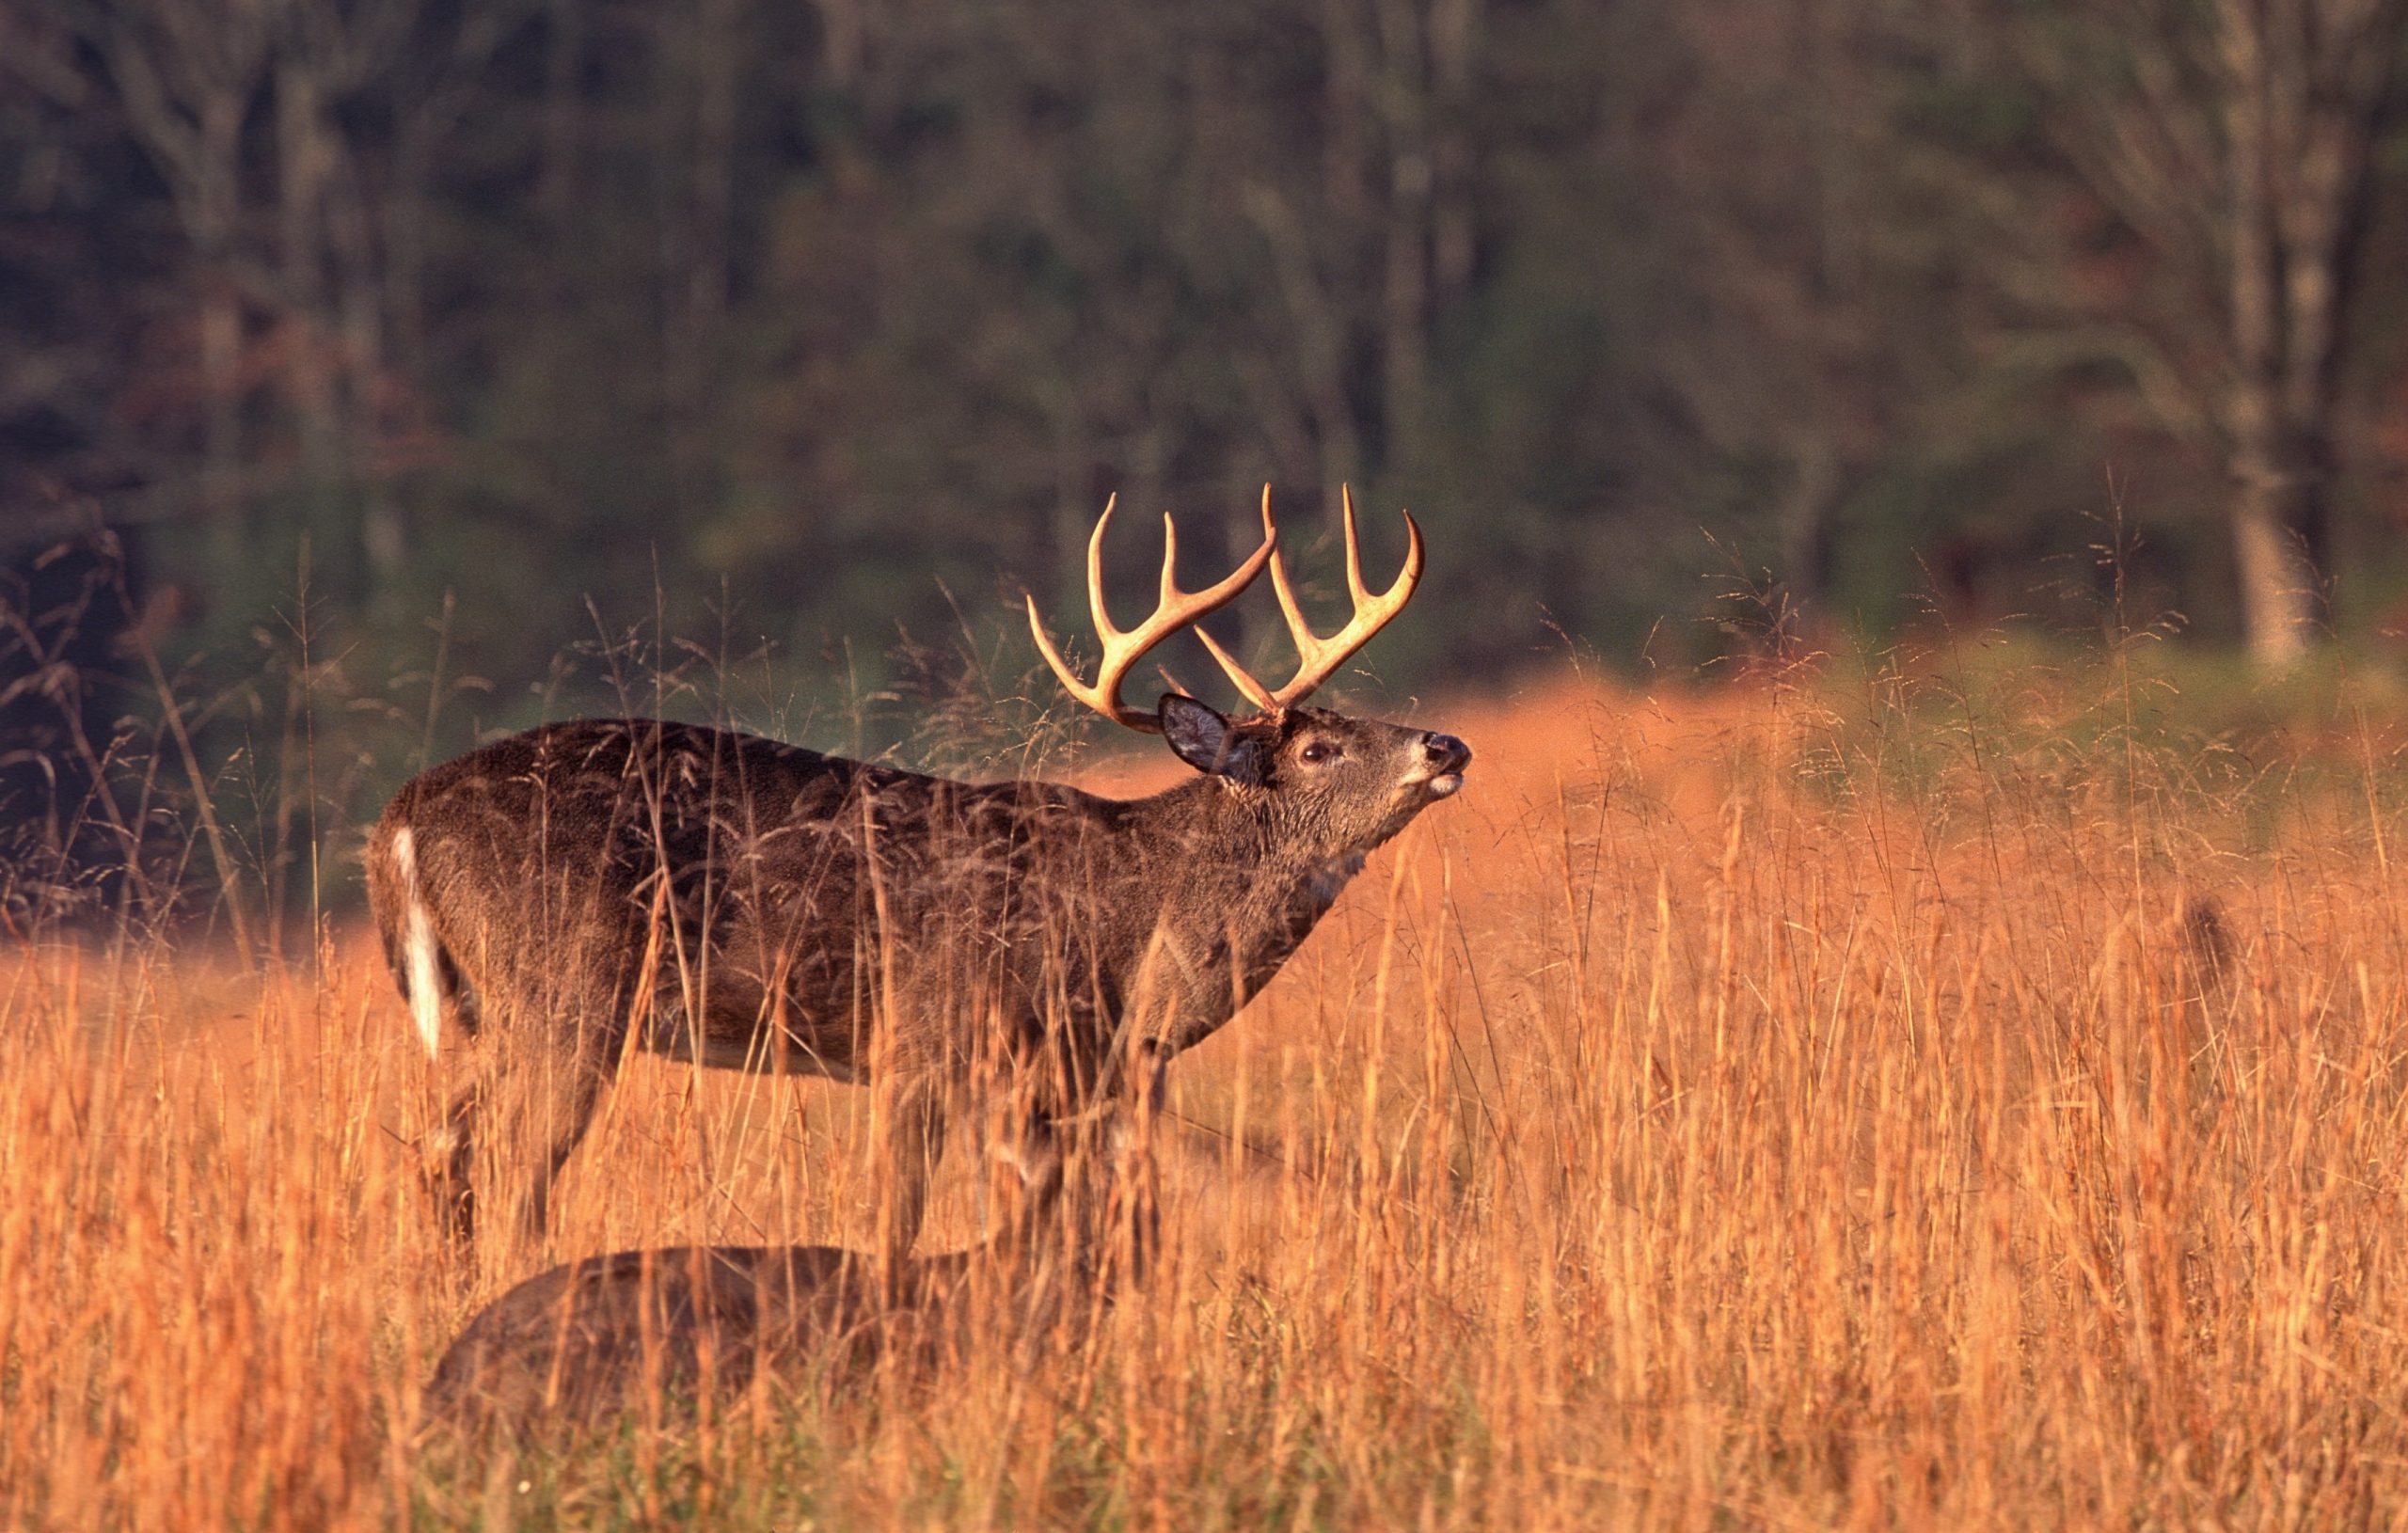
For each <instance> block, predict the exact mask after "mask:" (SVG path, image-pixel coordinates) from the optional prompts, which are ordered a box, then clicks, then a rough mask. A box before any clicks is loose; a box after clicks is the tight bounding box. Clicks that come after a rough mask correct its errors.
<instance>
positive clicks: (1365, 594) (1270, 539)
mask: <svg viewBox="0 0 2408 1533" xmlns="http://www.w3.org/2000/svg"><path fill="white" fill-rule="evenodd" d="M1339 499H1340V501H1341V503H1342V504H1343V505H1344V507H1345V520H1346V591H1347V594H1348V595H1349V596H1351V597H1353V598H1354V603H1355V611H1354V615H1353V616H1351V617H1349V618H1348V619H1347V620H1346V625H1345V626H1344V627H1342V628H1340V629H1339V630H1338V632H1336V633H1334V634H1332V635H1330V636H1329V637H1328V638H1326V639H1323V637H1322V636H1321V635H1319V634H1317V633H1315V632H1313V629H1312V624H1309V623H1307V622H1306V621H1305V611H1304V608H1302V607H1301V606H1299V605H1298V604H1297V601H1296V588H1295V587H1294V586H1292V585H1291V584H1290V583H1289V581H1288V561H1287V560H1286V559H1285V558H1284V557H1283V556H1282V555H1281V553H1280V551H1279V550H1278V548H1277V547H1276V546H1275V538H1276V532H1275V528H1274V526H1273V524H1272V520H1271V486H1270V485H1268V484H1265V485H1264V486H1263V487H1262V532H1263V538H1262V546H1263V547H1264V548H1266V549H1269V550H1270V558H1271V589H1272V590H1273V591H1275V592H1276V593H1278V596H1279V610H1280V612H1281V614H1282V615H1284V616H1285V617H1286V618H1287V620H1288V633H1289V636H1290V637H1291V638H1292V639H1293V640H1295V644H1296V657H1297V665H1296V673H1295V675H1294V676H1293V677H1291V679H1290V680H1289V682H1288V685H1287V686H1285V687H1280V688H1279V689H1278V690H1277V691H1273V690H1271V689H1270V688H1269V687H1265V686H1263V685H1262V683H1261V682H1259V681H1258V680H1256V679H1255V677H1254V675H1253V674H1252V672H1248V671H1247V670H1246V669H1245V668H1244V666H1242V665H1240V664H1238V662H1237V660H1236V659H1235V658H1234V657H1233V656H1230V654H1229V653H1228V651H1227V650H1225V649H1223V648H1222V647H1221V646H1220V645H1219V644H1217V643H1215V642H1213V640H1212V635H1210V634H1208V633H1206V632H1205V631H1204V630H1203V629H1201V628H1198V629H1196V638H1198V639H1201V640H1204V647H1205V648H1206V649H1209V650H1211V651H1212V658H1213V659H1215V660H1217V661H1219V662H1220V666H1221V670H1222V671H1223V672H1226V673H1227V674H1228V678H1229V680H1230V682H1231V683H1232V684H1234V685H1235V686H1236V687H1237V689H1238V690H1239V691H1241V692H1244V694H1245V695H1246V697H1247V698H1248V699H1249V700H1250V701H1251V702H1252V703H1254V705H1255V706H1256V707H1258V708H1260V709H1261V710H1262V711H1263V712H1265V713H1277V712H1279V711H1280V710H1282V709H1285V708H1291V707H1294V706H1295V705H1296V704H1297V703H1301V702H1303V701H1304V700H1305V698H1306V697H1307V696H1308V695H1309V694H1310V693H1311V692H1312V690H1313V689H1314V688H1315V687H1319V686H1321V684H1322V683H1323V682H1325V681H1327V680H1329V678H1330V677H1331V676H1333V675H1336V674H1337V673H1338V668H1339V666H1342V665H1344V664H1345V663H1346V662H1347V661H1348V660H1350V659H1352V658H1354V656H1355V652H1356V651H1357V650H1359V649H1361V648H1362V647H1363V646H1364V645H1365V644H1368V643H1370V640H1371V636H1372V635H1373V634H1376V633H1378V632H1379V631H1380V630H1381V629H1382V628H1385V627H1386V626H1387V625H1388V624H1389V623H1391V622H1392V621H1394V620H1395V618H1396V615H1397V614H1398V613H1399V612H1402V611H1403V610H1404V604H1405V603H1406V602H1409V601H1411V600H1412V599H1413V592H1414V588H1415V587H1416V586H1418V585H1419V584H1420V583H1421V561H1422V556H1421V528H1420V525H1419V524H1418V523H1417V522H1415V521H1414V519H1413V513H1411V512H1409V511H1408V512H1406V513H1404V536H1405V549H1404V568H1403V569H1402V571H1400V572H1399V573H1398V575H1397V577H1396V578H1395V579H1394V580H1393V581H1391V582H1389V585H1388V588H1387V590H1386V591H1384V592H1381V593H1379V594H1378V595H1376V596H1375V595H1373V594H1371V592H1370V588H1369V587H1368V586H1366V585H1364V584H1363V549H1362V545H1360V544H1359V543H1357V542H1356V541H1355V492H1354V490H1353V489H1352V488H1351V487H1346V486H1340V487H1339ZM1258 557H1259V556H1258Z"/></svg>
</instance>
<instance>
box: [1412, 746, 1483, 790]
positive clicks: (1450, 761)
mask: <svg viewBox="0 0 2408 1533" xmlns="http://www.w3.org/2000/svg"><path fill="white" fill-rule="evenodd" d="M1421 752H1422V755H1423V756H1424V757H1425V758H1426V759H1427V760H1428V762H1429V764H1430V775H1429V776H1428V777H1425V778H1423V779H1422V780H1421V791H1422V792H1423V793H1426V794H1428V795H1429V796H1430V797H1431V798H1452V797H1454V794H1455V790H1457V789H1458V788H1461V787H1462V786H1463V785H1464V768H1465V767H1469V766H1470V765H1471V747H1469V746H1467V745H1465V744H1464V742H1463V741H1461V740H1459V739H1456V738H1455V737H1454V736H1453V735H1423V736H1422V737H1421Z"/></svg>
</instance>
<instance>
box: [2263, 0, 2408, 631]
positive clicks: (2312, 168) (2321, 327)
mask: <svg viewBox="0 0 2408 1533" xmlns="http://www.w3.org/2000/svg"><path fill="white" fill-rule="evenodd" d="M2404 22H2408V7H2403V6H2402V5H2401V4H2400V0H2223V4H2222V5H2221V6H2220V7H2219V8H2218V11H2217V28H2218V42H2219V44H2220V48H2219V54H2220V62H2221V63H2222V65H2223V67H2224V70H2225V71H2226V76H2225V80H2224V88H2225V93H2226V102H2225V111H2224V128H2225V134H2224V142H2225V146H2226V150H2225V152H2226V172H2227V175H2228V178H2229V189H2228V200H2227V203H2226V215H2227V220H2228V222H2227V226H2226V227H2227V229H2228V244H2229V257H2228V260H2229V265H2228V273H2227V275H2228V278H2229V287H2228V301H2229V313H2228V320H2227V323H2228V324H2229V326H2230V336H2231V348H2232V376H2231V380H2230V384H2229V387H2228V390H2227V399H2226V426H2227V430H2228V431H2229V433H2230V436H2231V444H2232V445H2231V462H2232V472H2233V479H2234V481H2235V491H2234V496H2233V506H2232V524H2233V552H2234V561H2235V564H2236V566H2237V568H2238V571H2239V575H2240V582H2241V596H2242V621H2243V624H2244V627H2245V631H2246V634H2247V638H2248V643H2249V650H2250V654H2251V656H2253V657H2254V658H2256V659H2257V662H2258V663H2259V664H2260V665H2261V666H2265V667H2268V668H2281V667H2285V666H2288V665H2290V664H2292V663H2294V662H2295V661H2296V660H2298V658H2299V657H2300V656H2301V655H2302V654H2303V653H2304V652H2305V649H2306V648H2307V645H2308V643H2309V642H2310V640H2312V639H2313V637H2314V635H2315V633H2316V631H2317V629H2318V628H2319V627H2320V626H2321V625H2322V624H2323V622H2324V619H2325V611H2324V599H2323V591H2322V586H2321V563H2322V561H2323V558H2324V555H2325V553H2326V549H2325V547H2324V543H2325V529H2326V516H2327V510H2328V508H2327V503H2326V502H2327V497H2328V496H2329V494H2330V492H2331V484H2332V474H2333V463H2332V448H2331V442H2332V419H2333V412H2334V409H2335V404H2336V398H2335V395H2336V379H2337V372H2338V356H2339V343H2338V342H2339V316H2340V313H2341V309H2342V306H2343V304H2344V302H2345V301H2346V299H2347V297H2348V294H2349V289H2350V286H2351V282H2350V278H2351V276H2352V267H2353V259H2352V258H2353V255H2354V253H2355V252H2354V243H2355V242H2354V235H2355V232H2356V229H2357V226H2358V225H2359V223H2360V222H2361V221H2362V218H2363V210H2364V208H2365V204H2366V199H2367V198H2368V195H2369V180H2368V164H2369V158H2370V155H2371V152H2372V146H2373V144H2374V142H2375V138H2376V135H2377V130H2378V127H2379V125H2380V118H2381V115H2382V110H2383V106H2384V99H2385V97H2386V95H2387V93H2388V90H2389V82H2390V60H2391V58H2392V57H2393V56H2394V55H2396V54H2397V52H2398V49H2399V45H2400V35H2401V29H2402V25H2403V23H2404Z"/></svg>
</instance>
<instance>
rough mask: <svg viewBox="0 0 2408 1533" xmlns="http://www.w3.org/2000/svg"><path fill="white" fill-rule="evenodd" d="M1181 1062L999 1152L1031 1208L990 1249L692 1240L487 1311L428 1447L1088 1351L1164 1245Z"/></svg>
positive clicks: (1001, 1169)
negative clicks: (1167, 1123) (946, 1367)
mask: <svg viewBox="0 0 2408 1533" xmlns="http://www.w3.org/2000/svg"><path fill="white" fill-rule="evenodd" d="M1162 1072H1163V1064H1162V1060H1161V1056H1160V1055H1159V1053H1158V1052H1157V1051H1146V1053H1145V1063H1144V1065H1143V1066H1142V1067H1141V1075H1142V1077H1143V1079H1144V1082H1145V1083H1144V1085H1143V1087H1142V1089H1141V1090H1140V1091H1139V1092H1137V1093H1136V1095H1135V1098H1134V1106H1133V1111H1132V1110H1124V1109H1123V1108H1122V1105H1121V1104H1119V1103H1117V1102H1113V1103H1104V1104H1099V1105H1098V1106H1095V1107H1091V1108H1089V1109H1088V1110H1086V1111H1085V1113H1084V1114H1082V1115H1081V1117H1080V1118H1079V1119H1077V1120H1074V1121H1064V1120H1057V1121H1053V1122H1046V1121H1043V1120H1040V1119H1038V1118H1034V1117H1026V1118H1024V1119H1023V1122H1022V1131H1021V1132H1019V1133H1018V1134H1015V1135H1012V1136H1010V1137H1006V1138H1005V1139H1002V1140H1000V1141H998V1142H996V1143H995V1144H993V1145H992V1146H990V1162H991V1164H992V1167H993V1169H994V1172H995V1175H994V1177H993V1181H994V1183H995V1185H996V1188H997V1189H998V1190H999V1192H1001V1193H1003V1195H1004V1196H1006V1198H1010V1199H1013V1200H1015V1205H1014V1208H1013V1210H1012V1211H1011V1212H1010V1213H1009V1214H1008V1215H1007V1216H1006V1219H1005V1221H1004V1223H1003V1227H1002V1228H1001V1230H1000V1231H998V1232H997V1233H996V1234H995V1235H993V1236H992V1237H991V1238H990V1239H989V1240H988V1241H986V1242H984V1243H983V1244H981V1245H977V1246H974V1247H971V1248H969V1249H966V1250H961V1251H953V1252H946V1253H943V1254H942V1255H938V1256H920V1257H914V1258H911V1260H909V1261H908V1262H906V1263H904V1264H902V1266H901V1267H900V1268H899V1269H894V1270H890V1269H889V1268H888V1267H887V1266H885V1265H884V1264H883V1263H882V1262H881V1260H880V1259H879V1257H878V1256H876V1255H875V1254H872V1253H864V1252H862V1251H857V1250H850V1249H848V1248H846V1247H842V1246H832V1245H769V1246H736V1245H686V1246H667V1247H658V1248H654V1249H650V1250H637V1251H619V1252H613V1253H611V1254H610V1255H608V1256H590V1257H587V1258H585V1259H584V1260H581V1261H577V1262H572V1263H567V1264H564V1265H562V1266H559V1267H555V1268H553V1269H552V1270H550V1271H548V1272H543V1273H541V1274H539V1275H537V1276H534V1277H531V1278H528V1279H527V1280H525V1281H524V1282H521V1283H519V1284H516V1285H515V1286H514V1287H513V1288H510V1289H509V1290H507V1291H506V1292H504V1293H503V1294H502V1295H501V1296H500V1297H499V1298H498V1299H496V1300H494V1301H493V1302H492V1303H491V1304H486V1305H485V1306H484V1307H483V1309H481V1310H479V1311H478V1312H477V1313H476V1314H475V1315H474V1316H473V1317H472V1318H471V1319H470V1320H468V1322H467V1324H466V1325H465V1326H463V1327H462V1328H461V1330H460V1332H459V1334H458V1335H457V1336H455V1337H454V1338H453V1339H452V1342H451V1344H450V1345H449V1346H448V1347H446V1348H445V1350H444V1352H443V1355H442V1358H441V1360H440V1361H439V1362H438V1363H437V1364H436V1367H435V1371H434V1373H433V1375H432V1376H431V1377H430V1379H429V1381H428V1383H427V1387H426V1390H425V1392H424V1394H423V1395H422V1396H421V1397H420V1412H419V1421H420V1435H421V1439H422V1440H425V1441H431V1442H432V1441H442V1440H444V1439H446V1438H448V1439H449V1440H451V1441H453V1442H459V1443H473V1442H475V1441H476V1440H478V1439H480V1438H483V1437H488V1436H491V1435H492V1434H494V1433H495V1432H497V1431H499V1432H502V1433H505V1434H508V1435H511V1436H515V1437H516V1438H518V1439H520V1440H522V1441H532V1440H535V1439H538V1438H541V1437H545V1436H548V1435H555V1434H561V1433H569V1432H576V1431H579V1430H584V1431H594V1430H609V1429H610V1427H611V1426H612V1425H613V1424H614V1423H617V1422H619V1421H622V1420H625V1419H626V1418H628V1417H629V1416H631V1415H634V1414H638V1413H640V1412H642V1411H643V1410H645V1409H646V1408H647V1407H649V1408H651V1409H652V1410H653V1411H654V1412H655V1413H657V1414H660V1415H667V1414H671V1413H680V1414H682V1413H686V1412H690V1411H693V1410H696V1409H699V1408H701V1407H702V1406H703V1404H704V1402H705V1400H706V1399H707V1400H710V1401H713V1402H718V1403H724V1402H727V1401H730V1400H733V1399H737V1398H738V1397H740V1396H742V1395H743V1394H744V1393H745V1392H746V1391H747V1390H748V1389H751V1388H753V1387H754V1386H755V1385H760V1386H764V1387H769V1388H774V1389H777V1390H780V1391H783V1392H784V1393H786V1394H788V1395H792V1394H796V1393H800V1392H803V1391H806V1390H809V1389H811V1388H812V1387H813V1386H814V1385H815V1384H816V1385H818V1386H821V1387H823V1388H825V1389H827V1390H828V1391H829V1392H830V1394H831V1395H835V1394H839V1393H842V1392H845V1391H848V1390H851V1389H855V1388H858V1387H859V1386H861V1385H862V1384H863V1383H864V1382H865V1381H866V1380H868V1379H869V1378H870V1377H871V1376H872V1375H873V1374H874V1372H875V1371H876V1370H877V1369H878V1368H879V1367H881V1366H883V1367H887V1368H889V1369H890V1370H892V1371H893V1372H894V1373H895V1375H896V1376H897V1378H898V1379H900V1380H901V1381H903V1382H905V1383H911V1382H914V1381H919V1380H924V1379H925V1378H926V1377H927V1375H928V1374H929V1372H930V1371H931V1370H933V1369H934V1368H935V1367H938V1366H940V1365H942V1364H943V1362H945V1361H946V1360H947V1359H948V1358H949V1357H951V1358H958V1357H961V1356H964V1355H967V1354H968V1352H969V1351H970V1350H971V1349H974V1348H975V1347H976V1346H978V1345H979V1344H980V1342H981V1341H982V1340H983V1341H985V1342H986V1343H987V1344H989V1345H995V1346H1000V1347H1001V1348H1003V1349H1005V1353H1004V1354H1005V1355H1006V1356H1008V1357H1009V1358H1010V1360H1011V1361H1012V1362H1014V1363H1015V1364H1017V1365H1019V1366H1020V1367H1022V1368H1023V1369H1025V1368H1026V1367H1031V1366H1034V1365H1036V1364H1038V1363H1039V1362H1040V1361H1042V1360H1043V1359H1044V1358H1046V1357H1048V1356H1062V1355H1066V1354H1071V1353H1073V1352H1074V1351H1075V1350H1076V1349H1077V1348H1078V1347H1079V1346H1080V1345H1081V1344H1082V1343H1083V1342H1084V1341H1085V1340H1086V1339H1087V1338H1088V1337H1090V1336H1091V1335H1093V1334H1094V1330H1095V1326H1096V1323H1097V1322H1098V1321H1099V1320H1101V1318H1102V1316H1103V1313H1104V1312H1105V1310H1106V1309H1107V1308H1108V1307H1109V1306H1110V1305H1111V1304H1112V1303H1113V1302H1114V1300H1115V1299H1116V1297H1117V1294H1118V1292H1119V1290H1120V1289H1121V1288H1124V1287H1127V1286H1129V1285H1131V1284H1134V1283H1137V1282H1141V1281H1142V1280H1143V1278H1144V1276H1145V1269H1146V1266H1147V1264H1148V1262H1149V1258H1150V1256H1151V1255H1152V1251H1153V1248H1154V1246H1155V1244H1156V1242H1157V1241H1158V1240H1159V1238H1160V1230H1159V1223H1160V1214H1159V1210H1158V1205H1157V1202H1156V1182H1155V1177H1154V1163H1153V1159H1152V1154H1151V1149H1152V1134H1151V1130H1152V1126H1153V1122H1154V1119H1155V1116H1156V1114H1159V1112H1160V1111H1161V1107H1162V1101H1163V1095H1164V1092H1163V1073H1162Z"/></svg>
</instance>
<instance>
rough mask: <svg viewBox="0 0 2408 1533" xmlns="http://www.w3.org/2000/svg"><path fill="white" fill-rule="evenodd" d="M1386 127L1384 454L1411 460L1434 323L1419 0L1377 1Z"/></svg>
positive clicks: (1426, 97) (1425, 89)
mask: <svg viewBox="0 0 2408 1533" xmlns="http://www.w3.org/2000/svg"><path fill="white" fill-rule="evenodd" d="M1376 11H1377V15H1378V20H1379V33H1380V52H1381V66H1382V67H1381V82H1380V97H1381V108H1382V111H1381V119H1382V122H1383V124H1384V126H1385V127H1386V131H1387V160H1388V183H1387V230H1386V245H1387V261H1386V278H1385V281H1384V282H1383V284H1382V292H1383V293H1384V295H1385V302H1384V305H1383V310H1382V326H1381V328H1382V332H1383V337H1384V344H1383V347H1382V356H1383V360H1384V362H1385V364H1386V367H1385V372H1386V376H1385V380H1384V381H1385V384H1386V399H1385V400H1384V402H1383V404H1384V408H1383V411H1382V418H1383V421H1384V429H1383V431H1382V432H1381V451H1382V453H1383V455H1384V456H1385V457H1386V460H1387V461H1388V462H1390V463H1392V464H1393V463H1396V462H1398V461H1400V460H1401V459H1402V457H1403V455H1404V444H1405V443H1406V442H1407V441H1408V440H1409V439H1410V437H1411V436H1412V434H1413V432H1414V430H1415V429H1416V428H1417V426H1418V423H1419V420H1420V419H1421V408H1422V390H1423V386H1424V382H1425V379H1426V377H1427V373H1428V361H1429V347H1430V335H1429V319H1430V188H1431V180H1432V176H1431V166H1430V134H1429V94H1428V87H1427V70H1426V67H1425V64H1424V56H1423V44H1422V25H1421V15H1420V11H1419V9H1418V5H1417V0H1378V3H1377V6H1376Z"/></svg>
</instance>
